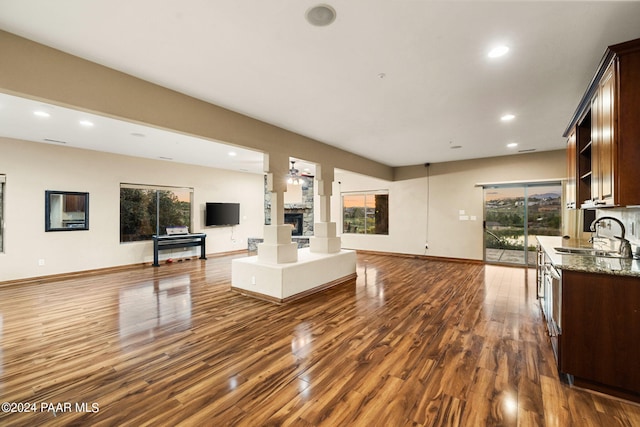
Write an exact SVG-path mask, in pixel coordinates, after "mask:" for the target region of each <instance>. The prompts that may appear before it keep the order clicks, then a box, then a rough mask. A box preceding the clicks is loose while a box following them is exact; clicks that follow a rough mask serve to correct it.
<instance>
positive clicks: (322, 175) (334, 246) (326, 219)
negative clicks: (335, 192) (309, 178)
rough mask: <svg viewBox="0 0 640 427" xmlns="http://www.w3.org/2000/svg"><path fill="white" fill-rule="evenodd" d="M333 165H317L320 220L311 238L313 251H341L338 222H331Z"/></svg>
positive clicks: (310, 248) (310, 246) (315, 225)
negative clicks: (337, 228) (337, 230)
mask: <svg viewBox="0 0 640 427" xmlns="http://www.w3.org/2000/svg"><path fill="white" fill-rule="evenodd" d="M333 179H334V175H333V166H330V165H316V181H317V185H316V187H317V188H318V196H319V205H320V206H317V207H316V208H317V209H319V214H320V215H319V216H320V222H316V223H315V224H314V226H313V234H314V235H313V237H310V238H309V250H310V251H311V252H316V253H323V254H331V253H335V252H340V248H341V242H340V237H337V235H336V223H335V222H331V193H332V185H333Z"/></svg>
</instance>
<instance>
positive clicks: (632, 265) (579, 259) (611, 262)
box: [536, 236, 640, 277]
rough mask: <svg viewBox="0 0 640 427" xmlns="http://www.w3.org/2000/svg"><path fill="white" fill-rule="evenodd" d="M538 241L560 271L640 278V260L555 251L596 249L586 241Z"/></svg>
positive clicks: (543, 239) (553, 239) (557, 238)
mask: <svg viewBox="0 0 640 427" xmlns="http://www.w3.org/2000/svg"><path fill="white" fill-rule="evenodd" d="M536 239H537V240H538V243H540V246H541V247H542V249H543V250H544V251H545V253H546V254H547V256H548V257H549V258H550V260H551V263H552V264H553V266H554V267H556V268H558V269H560V270H572V271H583V272H588V273H601V274H612V275H620V276H637V277H640V260H637V259H627V258H612V257H602V256H587V255H575V254H561V253H558V252H556V251H555V250H554V248H558V247H565V248H594V245H593V244H591V243H589V242H588V241H586V240H576V239H563V238H562V237H557V236H537V237H536ZM595 248H596V249H599V248H598V247H595Z"/></svg>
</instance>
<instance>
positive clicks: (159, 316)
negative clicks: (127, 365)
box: [119, 274, 192, 346]
mask: <svg viewBox="0 0 640 427" xmlns="http://www.w3.org/2000/svg"><path fill="white" fill-rule="evenodd" d="M191 309H192V307H191V280H190V277H189V275H187V274H185V275H182V276H177V277H172V278H168V279H156V280H153V281H149V282H146V283H143V284H141V285H139V286H136V287H134V288H126V289H122V290H121V291H120V295H119V334H120V342H121V344H122V345H123V346H124V345H128V344H130V342H129V339H128V338H129V337H131V336H133V335H138V334H140V333H142V332H147V334H148V336H149V337H153V336H154V329H155V328H157V327H159V326H163V325H167V324H169V323H172V322H177V323H179V324H180V329H181V330H183V329H187V328H189V327H190V326H191V322H190V320H191Z"/></svg>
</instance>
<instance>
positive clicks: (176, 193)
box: [120, 184, 193, 242]
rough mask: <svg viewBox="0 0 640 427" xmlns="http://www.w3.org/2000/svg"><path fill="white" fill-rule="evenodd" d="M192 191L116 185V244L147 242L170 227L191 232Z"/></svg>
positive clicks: (178, 188) (164, 232)
mask: <svg viewBox="0 0 640 427" xmlns="http://www.w3.org/2000/svg"><path fill="white" fill-rule="evenodd" d="M192 198H193V189H192V188H181V187H157V186H154V187H152V186H145V185H136V184H121V185H120V242H135V241H139V240H151V236H153V235H154V234H157V235H160V234H166V228H167V227H170V226H187V227H189V231H191V204H192Z"/></svg>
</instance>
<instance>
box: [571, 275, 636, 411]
mask: <svg viewBox="0 0 640 427" xmlns="http://www.w3.org/2000/svg"><path fill="white" fill-rule="evenodd" d="M561 318H562V333H561V335H560V336H559V343H558V344H559V347H560V349H561V351H560V352H559V369H560V371H561V372H563V373H566V374H570V375H571V376H572V377H573V383H574V384H576V385H578V386H580V387H585V388H590V389H593V390H597V391H600V392H603V393H607V394H612V395H615V396H618V397H622V398H625V399H630V400H634V401H636V402H638V401H640V362H639V360H640V328H638V327H637V325H640V278H638V277H630V276H621V275H611V274H598V273H589V272H581V271H571V270H563V272H562V313H561Z"/></svg>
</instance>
